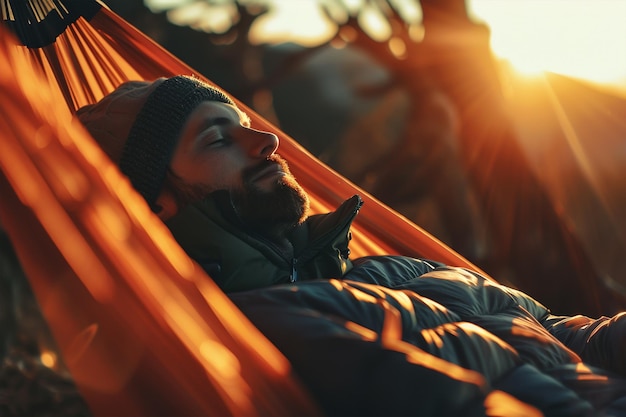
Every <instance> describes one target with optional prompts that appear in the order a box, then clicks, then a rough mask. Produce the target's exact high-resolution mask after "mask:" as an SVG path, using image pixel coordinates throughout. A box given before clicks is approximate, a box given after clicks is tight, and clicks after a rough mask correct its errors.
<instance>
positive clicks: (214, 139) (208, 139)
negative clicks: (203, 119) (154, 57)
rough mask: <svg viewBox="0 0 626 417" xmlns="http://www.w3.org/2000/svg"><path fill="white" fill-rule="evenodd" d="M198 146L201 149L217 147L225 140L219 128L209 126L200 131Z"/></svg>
mask: <svg viewBox="0 0 626 417" xmlns="http://www.w3.org/2000/svg"><path fill="white" fill-rule="evenodd" d="M197 138H198V145H199V146H201V147H203V148H204V147H209V146H217V145H221V144H223V142H224V141H225V140H226V137H225V135H224V134H223V133H222V129H221V128H220V127H219V126H211V127H208V128H206V129H204V130H203V131H201V132H200V133H199V134H198V136H197Z"/></svg>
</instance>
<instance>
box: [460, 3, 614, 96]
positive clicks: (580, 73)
mask: <svg viewBox="0 0 626 417" xmlns="http://www.w3.org/2000/svg"><path fill="white" fill-rule="evenodd" d="M470 8H471V12H472V14H473V16H475V17H476V18H478V19H479V20H482V21H484V22H485V23H487V24H488V25H489V27H490V29H491V47H492V50H493V52H494V55H496V56H498V57H500V58H503V59H505V60H507V61H508V62H509V63H510V64H511V65H512V66H513V67H514V68H515V69H516V70H518V71H519V72H521V73H522V74H527V75H528V74H539V73H541V72H543V71H550V72H555V73H558V74H563V75H568V76H572V77H575V78H582V79H585V80H589V81H592V82H596V83H600V84H612V85H615V86H620V87H621V88H624V89H626V54H625V53H624V52H625V51H626V25H625V24H624V18H625V17H626V1H621V0H526V1H521V0H471V2H470Z"/></svg>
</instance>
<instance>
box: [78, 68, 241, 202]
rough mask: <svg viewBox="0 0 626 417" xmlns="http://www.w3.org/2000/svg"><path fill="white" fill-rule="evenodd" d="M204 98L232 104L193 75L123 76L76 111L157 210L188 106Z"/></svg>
mask: <svg viewBox="0 0 626 417" xmlns="http://www.w3.org/2000/svg"><path fill="white" fill-rule="evenodd" d="M203 101H219V102H222V103H227V104H231V105H235V103H234V102H233V100H231V99H230V98H229V97H228V96H226V94H224V93H223V92H222V91H220V90H218V89H217V88H215V87H212V86H210V85H208V84H206V83H204V82H202V81H200V80H198V79H196V78H192V77H188V76H176V77H172V78H159V79H157V80H155V81H152V82H148V81H129V82H126V83H124V84H122V85H120V86H119V87H118V88H117V89H115V90H114V91H113V92H112V93H110V94H108V95H107V96H105V97H104V98H102V100H100V101H99V102H97V103H95V104H90V105H87V106H84V107H81V108H80V109H78V111H77V113H76V114H77V116H78V118H79V120H80V121H81V122H82V123H83V125H85V127H86V128H87V130H88V131H89V133H91V135H92V136H93V138H94V139H95V140H96V142H98V144H99V145H100V146H101V147H102V149H103V150H104V152H105V153H106V154H107V155H108V156H109V157H110V158H111V159H112V160H113V162H115V163H116V164H117V165H119V168H120V170H121V171H122V173H124V174H125V175H126V176H127V177H128V178H129V179H130V182H131V184H132V185H133V187H134V188H135V189H136V190H137V191H138V192H139V193H140V194H141V195H142V196H143V197H144V198H145V199H146V201H147V202H148V204H149V205H150V207H151V208H152V210H153V211H156V210H155V202H156V199H157V198H158V196H159V193H160V192H161V187H162V186H163V182H164V180H165V175H166V173H167V169H168V166H169V163H170V161H171V159H172V156H173V154H174V151H175V149H176V145H177V143H178V138H179V135H180V134H181V131H182V128H183V126H184V124H185V122H186V121H187V118H188V117H189V115H190V114H191V112H192V111H193V110H194V109H195V108H196V107H197V106H198V104H200V103H201V102H203Z"/></svg>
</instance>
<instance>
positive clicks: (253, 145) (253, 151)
mask: <svg viewBox="0 0 626 417" xmlns="http://www.w3.org/2000/svg"><path fill="white" fill-rule="evenodd" d="M243 129H244V134H243V135H242V136H243V137H242V140H241V141H240V142H241V144H242V146H243V147H244V148H245V149H246V152H247V153H248V155H250V156H251V157H253V158H263V159H265V158H267V157H268V156H270V155H272V154H273V153H274V152H276V150H277V149H278V144H279V140H278V136H276V135H275V134H273V133H271V132H266V131H263V130H256V129H252V128H249V127H244V128H243Z"/></svg>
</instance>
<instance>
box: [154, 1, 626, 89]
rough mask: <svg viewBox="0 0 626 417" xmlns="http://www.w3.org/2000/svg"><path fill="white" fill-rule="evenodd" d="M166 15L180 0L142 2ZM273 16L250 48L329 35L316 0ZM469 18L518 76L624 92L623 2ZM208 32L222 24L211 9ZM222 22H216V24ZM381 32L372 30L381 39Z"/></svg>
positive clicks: (534, 6)
mask: <svg viewBox="0 0 626 417" xmlns="http://www.w3.org/2000/svg"><path fill="white" fill-rule="evenodd" d="M145 1H146V4H147V5H149V6H151V7H152V8H153V9H155V8H157V9H158V8H159V7H160V8H162V9H163V8H164V9H167V8H169V7H172V5H176V4H181V3H185V2H183V1H181V0H145ZM392 1H394V2H395V3H396V4H397V5H399V6H400V8H401V9H402V10H404V12H405V13H406V15H407V16H408V17H409V18H410V19H417V20H418V21H419V18H420V16H421V11H420V10H419V8H416V7H415V6H414V5H415V4H416V3H415V1H413V0H392ZM267 2H268V3H272V4H274V5H275V6H276V7H275V9H274V10H273V11H272V12H270V13H268V14H267V15H264V16H262V17H261V18H260V19H258V21H257V22H256V23H255V26H254V27H253V31H254V32H253V33H252V35H251V37H252V38H253V39H254V41H255V42H269V43H274V42H281V41H285V40H291V41H298V42H301V43H304V44H308V45H313V44H316V43H319V42H320V40H324V39H327V38H328V37H329V36H331V34H332V33H334V26H333V25H331V24H329V23H328V22H327V21H325V19H324V18H323V17H322V15H321V11H320V9H319V7H318V6H317V0H267ZM344 2H345V3H346V4H347V5H348V6H349V7H355V8H356V7H360V6H361V5H362V4H363V0H344ZM186 3H187V4H188V7H187V9H188V10H187V13H184V12H180V11H179V13H178V16H177V18H178V19H181V22H182V21H184V20H185V15H186V14H188V15H189V16H193V18H194V19H196V18H197V16H198V15H201V14H202V9H204V10H208V6H207V3H206V2H205V3H203V4H202V5H201V3H202V2H198V1H196V2H193V1H191V2H190V1H187V2H186ZM467 5H468V9H469V11H470V14H471V15H472V16H473V17H474V18H475V19H476V20H478V21H482V22H485V23H486V24H488V25H489V27H490V29H491V47H492V49H493V51H494V54H495V55H496V56H497V57H499V58H501V59H504V60H507V61H509V62H510V63H511V64H512V65H513V67H514V68H515V69H517V70H518V71H520V72H521V73H524V74H528V75H532V74H537V73H540V72H541V71H551V72H556V73H558V74H563V75H568V76H572V77H576V78H581V79H585V80H589V81H592V82H595V83H599V84H605V85H609V86H615V87H618V88H619V89H623V90H624V91H626V24H624V23H623V22H624V19H626V0H467ZM208 14H211V15H212V16H213V17H214V21H215V27H219V25H220V24H222V25H224V24H225V21H226V20H228V18H227V16H226V15H225V14H224V13H223V11H222V13H221V14H220V12H218V11H216V9H213V10H212V12H211V13H207V15H208ZM220 22H221V23H220ZM385 31H386V28H385V27H384V25H382V26H380V27H379V28H378V34H379V36H380V37H382V38H384V36H385V33H386V32H385Z"/></svg>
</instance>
